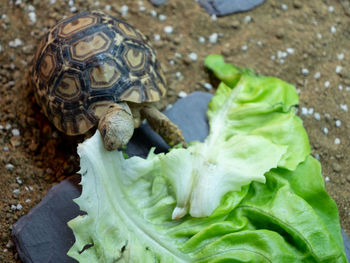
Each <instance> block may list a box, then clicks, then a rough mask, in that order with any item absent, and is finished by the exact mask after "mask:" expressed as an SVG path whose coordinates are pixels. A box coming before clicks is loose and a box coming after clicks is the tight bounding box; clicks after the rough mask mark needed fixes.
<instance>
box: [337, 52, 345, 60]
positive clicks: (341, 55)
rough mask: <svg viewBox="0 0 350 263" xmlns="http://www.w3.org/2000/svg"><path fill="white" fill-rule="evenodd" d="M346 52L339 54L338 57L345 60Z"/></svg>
mask: <svg viewBox="0 0 350 263" xmlns="http://www.w3.org/2000/svg"><path fill="white" fill-rule="evenodd" d="M344 57H345V56H344V53H340V54H337V59H338V60H343V59H344Z"/></svg>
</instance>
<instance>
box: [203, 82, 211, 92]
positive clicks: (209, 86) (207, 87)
mask: <svg viewBox="0 0 350 263" xmlns="http://www.w3.org/2000/svg"><path fill="white" fill-rule="evenodd" d="M203 87H204V88H205V89H206V90H208V91H209V90H212V89H213V85H211V84H210V83H208V82H205V83H204V84H203Z"/></svg>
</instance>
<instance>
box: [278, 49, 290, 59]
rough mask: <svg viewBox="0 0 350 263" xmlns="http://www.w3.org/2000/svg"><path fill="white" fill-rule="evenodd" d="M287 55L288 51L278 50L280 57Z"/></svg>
mask: <svg viewBox="0 0 350 263" xmlns="http://www.w3.org/2000/svg"><path fill="white" fill-rule="evenodd" d="M287 56H288V53H287V52H284V51H280V50H278V51H277V57H278V58H286V57H287Z"/></svg>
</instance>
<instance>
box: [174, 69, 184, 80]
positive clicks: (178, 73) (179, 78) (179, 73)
mask: <svg viewBox="0 0 350 263" xmlns="http://www.w3.org/2000/svg"><path fill="white" fill-rule="evenodd" d="M175 76H176V78H177V79H178V80H182V78H183V77H182V74H181V72H179V71H178V72H176V73H175Z"/></svg>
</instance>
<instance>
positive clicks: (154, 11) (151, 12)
mask: <svg viewBox="0 0 350 263" xmlns="http://www.w3.org/2000/svg"><path fill="white" fill-rule="evenodd" d="M149 13H150V15H151V16H153V17H156V16H157V11H156V10H154V9H152V10H151V11H149Z"/></svg>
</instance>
